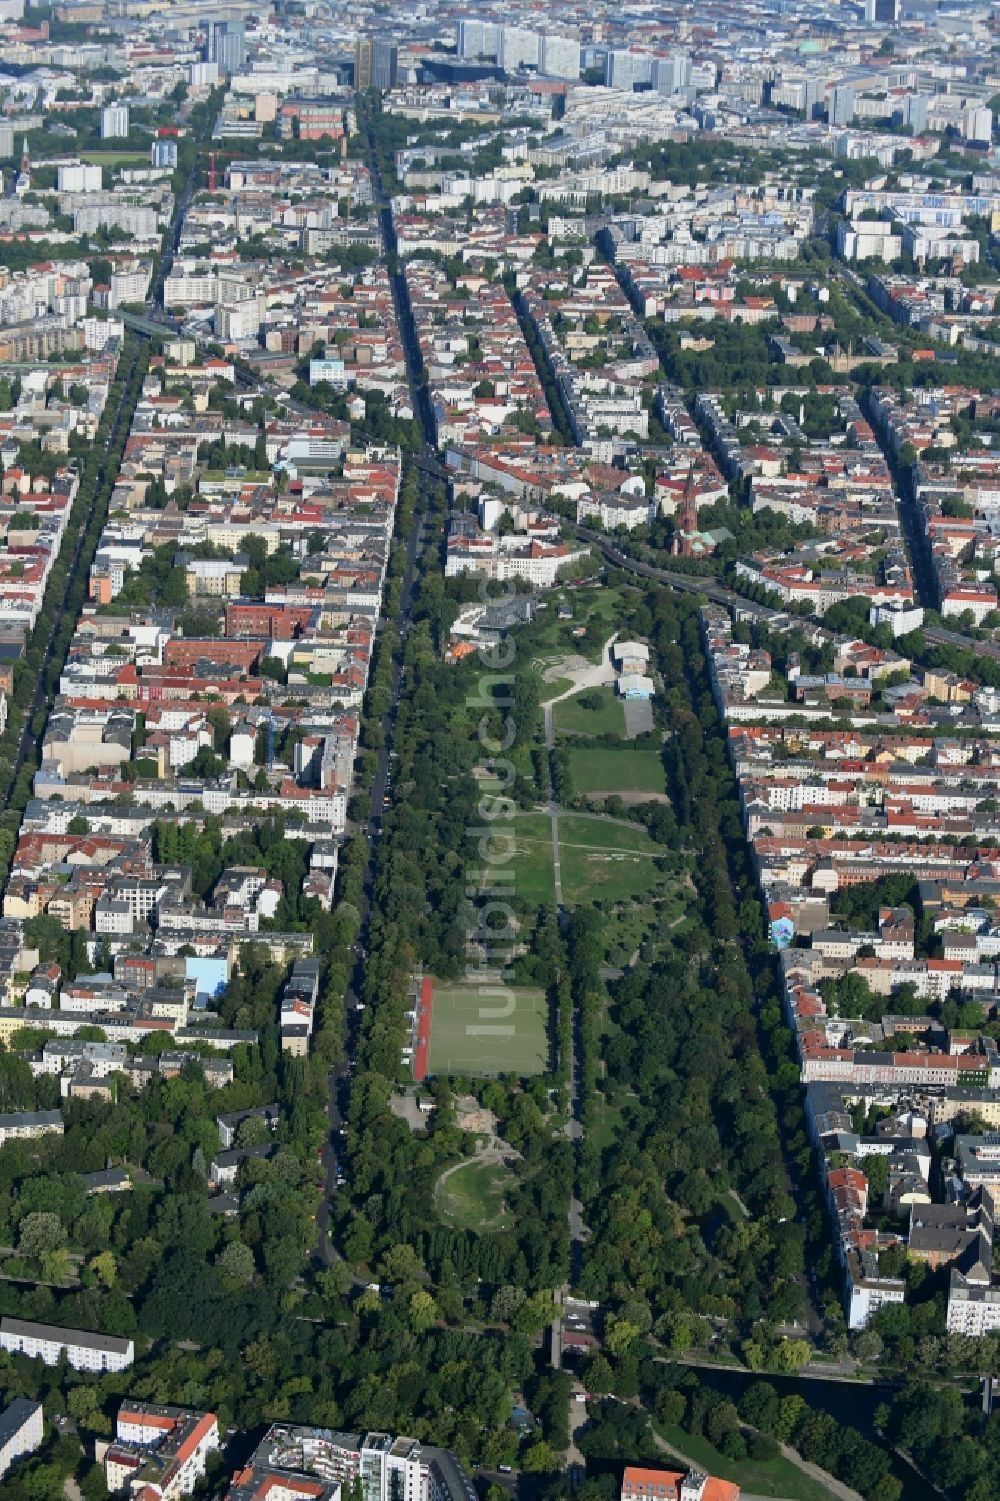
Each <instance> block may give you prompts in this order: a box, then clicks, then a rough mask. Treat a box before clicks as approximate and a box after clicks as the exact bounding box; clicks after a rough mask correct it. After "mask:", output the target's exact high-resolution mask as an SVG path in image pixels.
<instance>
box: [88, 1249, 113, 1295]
mask: <svg viewBox="0 0 1000 1501" xmlns="http://www.w3.org/2000/svg"><path fill="white" fill-rule="evenodd" d="M89 1265H90V1270H91V1271H92V1272H93V1273H94V1276H95V1277H96V1278H97V1280H98V1281H99V1282H100V1283H101V1284H102V1286H104V1287H114V1285H115V1279H116V1277H117V1276H118V1263H117V1262H116V1260H115V1255H114V1252H113V1251H100V1252H99V1253H98V1254H97V1255H96V1256H94V1257H92V1258H91V1260H90V1263H89Z"/></svg>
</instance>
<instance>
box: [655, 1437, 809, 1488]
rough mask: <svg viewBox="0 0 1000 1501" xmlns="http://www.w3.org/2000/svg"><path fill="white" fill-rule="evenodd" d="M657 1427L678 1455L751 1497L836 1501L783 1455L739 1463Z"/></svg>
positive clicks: (705, 1442) (692, 1439)
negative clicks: (728, 1481)
mask: <svg viewBox="0 0 1000 1501" xmlns="http://www.w3.org/2000/svg"><path fill="white" fill-rule="evenodd" d="M656 1426H657V1430H658V1431H659V1432H660V1433H661V1434H662V1435H663V1437H664V1438H665V1439H666V1441H667V1443H668V1444H670V1445H671V1446H672V1447H674V1448H676V1450H677V1452H678V1454H686V1455H687V1456H688V1458H689V1459H693V1460H694V1461H695V1463H696V1464H699V1465H701V1466H702V1467H703V1468H704V1469H705V1470H707V1471H708V1473H709V1474H710V1475H717V1476H718V1477H719V1479H720V1480H731V1481H734V1482H735V1483H736V1484H737V1485H739V1486H740V1487H741V1488H742V1489H743V1490H744V1491H747V1492H749V1493H750V1495H753V1496H783V1497H786V1498H787V1501H833V1492H832V1491H829V1490H827V1488H826V1486H825V1485H821V1484H820V1483H819V1481H818V1480H814V1479H813V1478H812V1476H811V1475H807V1474H805V1472H804V1471H803V1470H800V1469H799V1468H798V1466H797V1465H793V1464H792V1463H791V1461H790V1460H787V1459H784V1458H783V1457H782V1456H781V1455H780V1454H779V1455H778V1457H777V1459H768V1460H758V1459H744V1460H740V1461H739V1463H736V1462H735V1461H733V1460H731V1459H727V1458H726V1456H725V1455H724V1454H721V1453H720V1452H719V1450H718V1449H716V1448H715V1447H714V1445H712V1444H710V1443H709V1442H708V1439H707V1438H702V1437H701V1436H700V1435H699V1434H690V1433H685V1432H684V1430H683V1428H674V1427H667V1426H666V1425H665V1424H660V1423H658V1424H657V1425H656Z"/></svg>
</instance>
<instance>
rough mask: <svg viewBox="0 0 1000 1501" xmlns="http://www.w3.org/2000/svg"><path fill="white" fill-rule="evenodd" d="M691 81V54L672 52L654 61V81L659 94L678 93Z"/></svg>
mask: <svg viewBox="0 0 1000 1501" xmlns="http://www.w3.org/2000/svg"><path fill="white" fill-rule="evenodd" d="M690 82H691V55H690V53H688V52H670V53H668V54H667V56H666V57H658V58H656V59H655V61H654V63H653V73H652V83H653V88H654V89H655V90H656V92H657V93H658V94H677V93H679V92H680V90H681V89H686V88H687V86H688V84H689V83H690Z"/></svg>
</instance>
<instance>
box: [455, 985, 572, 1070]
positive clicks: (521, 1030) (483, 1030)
mask: <svg viewBox="0 0 1000 1501" xmlns="http://www.w3.org/2000/svg"><path fill="white" fill-rule="evenodd" d="M547 1013H548V1006H547V1003H546V1000H545V992H544V991H542V990H537V989H534V988H532V987H530V986H526V985H508V986H505V987H504V988H503V991H502V992H491V991H489V990H487V989H485V988H481V987H480V986H478V985H461V984H454V983H451V982H443V983H442V982H440V981H438V980H434V981H433V991H432V995H431V1021H430V1034H431V1035H430V1057H429V1067H428V1072H429V1073H431V1074H474V1075H476V1076H477V1077H481V1076H491V1075H493V1074H518V1075H521V1076H526V1075H529V1074H541V1073H544V1071H545V1069H546V1068H547V1067H548V1061H549V1045H548V1038H547V1036H546V1022H547Z"/></svg>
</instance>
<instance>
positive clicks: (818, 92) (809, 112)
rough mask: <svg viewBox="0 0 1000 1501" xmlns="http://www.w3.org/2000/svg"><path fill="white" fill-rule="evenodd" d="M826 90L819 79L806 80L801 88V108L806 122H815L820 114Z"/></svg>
mask: <svg viewBox="0 0 1000 1501" xmlns="http://www.w3.org/2000/svg"><path fill="white" fill-rule="evenodd" d="M825 95H826V90H825V88H824V86H823V80H822V79H821V78H807V79H806V81H805V83H804V84H803V86H802V108H803V111H804V112H805V117H806V119H807V120H815V119H816V116H817V115H818V114H820V113H821V112H822V109H823V100H824V97H825Z"/></svg>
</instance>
